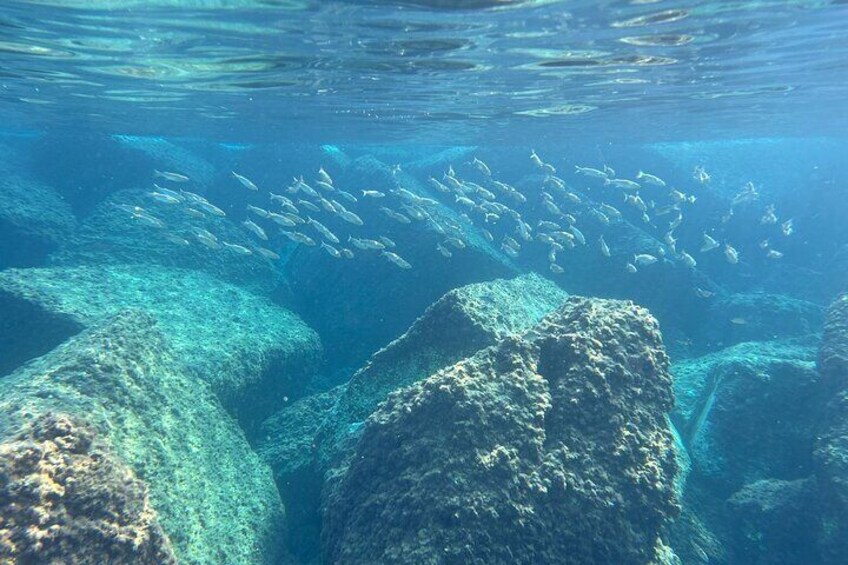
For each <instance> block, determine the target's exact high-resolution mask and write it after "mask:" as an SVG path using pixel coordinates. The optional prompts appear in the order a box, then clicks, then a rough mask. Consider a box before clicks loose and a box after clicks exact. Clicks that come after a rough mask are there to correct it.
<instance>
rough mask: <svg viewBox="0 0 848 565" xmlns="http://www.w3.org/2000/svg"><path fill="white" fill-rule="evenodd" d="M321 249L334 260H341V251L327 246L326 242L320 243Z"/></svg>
mask: <svg viewBox="0 0 848 565" xmlns="http://www.w3.org/2000/svg"><path fill="white" fill-rule="evenodd" d="M336 243H338V241H337V242H336ZM321 248H322V249H323V250H324V251H326V252H327V253H328V254H330V255H332V256H333V257H335V258H336V259H341V258H342V253H341V251H339V250H338V249H336V248H335V247H333V246H332V245H329V244H328V243H327V242H325V241H322V242H321Z"/></svg>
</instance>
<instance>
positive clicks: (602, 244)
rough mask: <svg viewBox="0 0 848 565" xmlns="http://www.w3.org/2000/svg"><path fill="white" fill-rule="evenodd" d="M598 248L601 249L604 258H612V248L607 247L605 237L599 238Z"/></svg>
mask: <svg viewBox="0 0 848 565" xmlns="http://www.w3.org/2000/svg"><path fill="white" fill-rule="evenodd" d="M598 246H599V247H600V248H601V255H603V256H604V257H609V256H610V248H609V245H607V242H606V241H604V236H603V235H602V236H601V237H599V238H598Z"/></svg>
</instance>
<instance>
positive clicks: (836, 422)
mask: <svg viewBox="0 0 848 565" xmlns="http://www.w3.org/2000/svg"><path fill="white" fill-rule="evenodd" d="M818 367H819V371H820V372H821V377H822V385H823V389H824V390H826V391H827V392H828V394H829V395H831V396H830V398H831V400H830V403H829V404H828V406H827V410H826V411H825V415H824V422H823V426H822V433H821V437H820V438H819V441H818V443H817V445H816V453H815V460H816V475H817V478H818V483H819V488H820V491H821V492H820V505H821V508H820V512H821V515H822V522H823V523H824V524H826V527H825V528H823V531H822V540H821V546H822V552H823V557H824V560H825V562H826V563H833V564H836V563H844V562H845V556H846V555H848V294H843V295H841V296H840V297H839V298H837V299H836V300H835V301H834V302H833V304H831V306H830V308H829V309H828V312H827V317H826V319H825V326H824V335H823V336H822V345H821V349H820V350H819V358H818Z"/></svg>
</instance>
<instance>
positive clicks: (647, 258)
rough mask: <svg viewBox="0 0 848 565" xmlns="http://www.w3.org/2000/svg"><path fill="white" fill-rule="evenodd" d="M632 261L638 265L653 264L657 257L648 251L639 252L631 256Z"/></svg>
mask: <svg viewBox="0 0 848 565" xmlns="http://www.w3.org/2000/svg"><path fill="white" fill-rule="evenodd" d="M633 262H634V263H635V264H637V265H640V266H645V265H653V264H654V263H656V262H657V258H656V257H654V256H653V255H651V254H649V253H640V254H638V255H635V256H634V257H633Z"/></svg>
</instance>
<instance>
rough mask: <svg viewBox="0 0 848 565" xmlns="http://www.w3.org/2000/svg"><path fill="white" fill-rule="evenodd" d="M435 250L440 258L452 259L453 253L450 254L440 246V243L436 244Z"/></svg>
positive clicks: (449, 251)
mask: <svg viewBox="0 0 848 565" xmlns="http://www.w3.org/2000/svg"><path fill="white" fill-rule="evenodd" d="M436 249H437V250H438V252H439V253H440V254H441V255H442V257H447V258H448V259H450V258H451V257H453V253H451V250H450V249H448V248H447V247H445V246H444V245H442V244H441V243H437V244H436Z"/></svg>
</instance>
